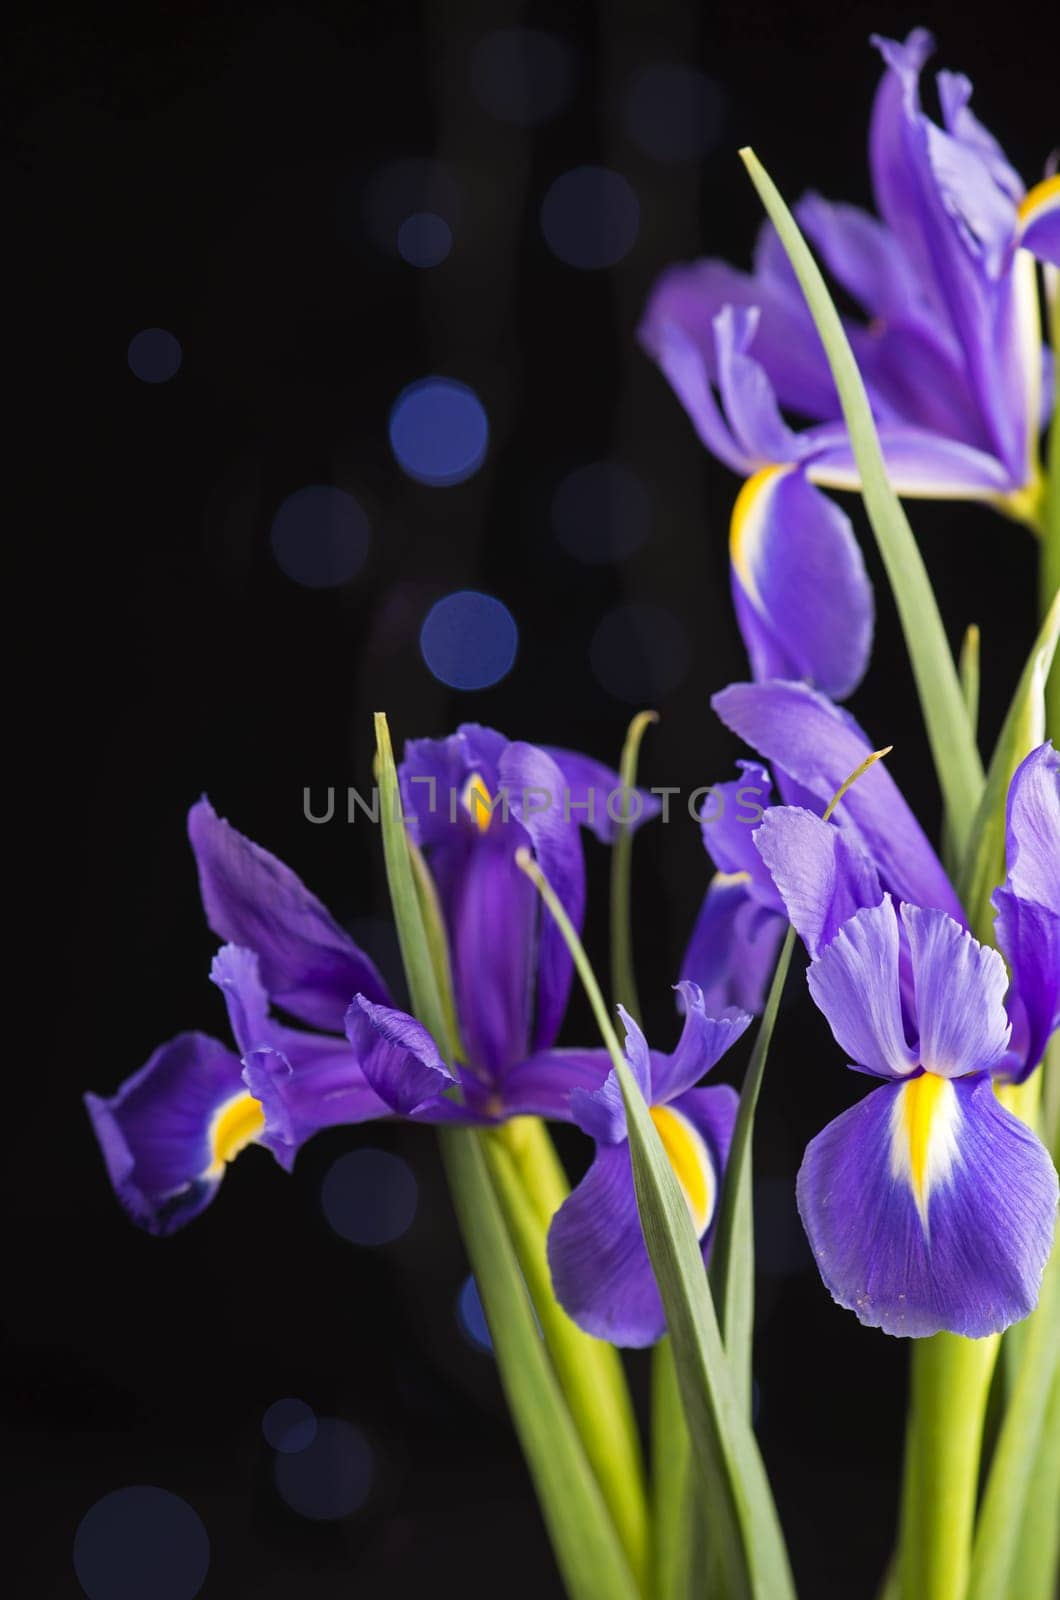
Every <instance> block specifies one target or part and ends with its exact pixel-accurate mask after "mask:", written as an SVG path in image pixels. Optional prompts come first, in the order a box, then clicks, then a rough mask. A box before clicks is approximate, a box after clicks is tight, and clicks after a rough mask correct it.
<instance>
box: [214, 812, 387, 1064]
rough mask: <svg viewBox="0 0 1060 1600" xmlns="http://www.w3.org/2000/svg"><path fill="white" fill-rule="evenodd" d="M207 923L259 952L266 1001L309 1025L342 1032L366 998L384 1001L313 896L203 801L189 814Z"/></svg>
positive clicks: (362, 959) (382, 988)
mask: <svg viewBox="0 0 1060 1600" xmlns="http://www.w3.org/2000/svg"><path fill="white" fill-rule="evenodd" d="M188 836H189V838H190V840H191V846H192V850H193V851H194V853H195V860H196V863H197V865H198V869H199V886H200V889H201V892H202V903H203V909H204V910H205V912H206V920H207V922H208V923H209V924H210V927H211V928H212V929H213V931H214V933H216V934H217V935H218V937H219V938H221V939H224V940H227V941H229V942H231V943H233V944H237V945H243V946H245V947H246V948H247V949H250V950H254V951H256V952H257V955H258V958H259V960H260V962H261V974H262V979H263V982H264V984H265V988H266V989H267V991H268V993H269V995H270V997H271V999H272V1000H273V1001H274V1002H275V1003H276V1004H277V1005H280V1006H283V1008H284V1009H285V1010H286V1011H289V1012H291V1013H292V1015H294V1016H296V1017H299V1018H300V1019H301V1020H302V1021H303V1022H308V1023H310V1024H311V1025H312V1026H314V1027H318V1028H326V1029H329V1030H331V1031H332V1032H334V1033H341V1032H342V1022H343V1017H344V1016H345V1013H346V1007H347V1006H348V1005H349V1003H350V1001H351V1000H352V998H353V996H354V995H355V994H357V993H359V992H360V993H364V994H366V995H368V996H369V997H370V998H371V999H373V1000H376V1001H378V1002H380V1003H385V1002H386V1000H387V999H388V995H387V990H386V985H385V984H384V982H383V980H382V978H381V977H380V975H379V973H378V972H377V971H376V968H375V966H374V965H373V963H372V962H371V961H370V960H369V958H368V956H366V955H365V953H364V951H363V950H360V949H359V948H358V947H357V945H356V944H355V943H354V942H353V940H352V939H351V938H350V936H349V934H347V933H346V932H345V931H344V930H343V929H342V928H340V926H339V924H338V923H337V922H336V921H335V919H334V917H333V916H332V915H331V913H330V912H329V911H328V910H327V909H326V908H325V907H324V906H323V905H321V903H320V901H319V900H318V899H317V898H316V896H315V895H313V894H310V892H309V890H308V889H307V888H306V887H305V885H304V884H303V883H302V882H301V880H300V879H299V878H297V877H296V876H295V874H294V873H293V872H292V871H291V869H290V867H287V866H285V865H284V864H283V862H282V861H278V860H277V859H276V857H275V856H272V855H270V854H269V852H268V851H267V850H263V849H262V848H261V846H260V845H257V844H254V843H252V842H251V840H250V839H247V838H245V837H244V836H243V834H241V833H238V832H237V831H236V829H235V828H233V827H232V826H231V824H230V823H228V822H226V821H224V820H223V818H221V817H219V816H218V815H217V813H216V812H215V811H214V809H213V807H212V806H211V805H210V802H209V801H208V800H207V799H205V798H203V799H202V800H200V801H198V802H197V803H196V804H195V805H194V806H192V808H191V811H190V812H189V814H188Z"/></svg>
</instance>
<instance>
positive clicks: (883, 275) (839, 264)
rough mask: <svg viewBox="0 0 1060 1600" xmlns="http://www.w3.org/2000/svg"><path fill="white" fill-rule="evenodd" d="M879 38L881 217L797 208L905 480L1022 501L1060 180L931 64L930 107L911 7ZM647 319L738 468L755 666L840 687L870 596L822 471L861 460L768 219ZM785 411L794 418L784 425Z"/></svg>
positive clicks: (678, 275) (686, 401) (928, 491)
mask: <svg viewBox="0 0 1060 1600" xmlns="http://www.w3.org/2000/svg"><path fill="white" fill-rule="evenodd" d="M875 43H876V45H877V48H878V49H879V51H880V53H881V55H882V56H883V60H884V63H885V69H886V70H885V72H884V76H883V80H882V82H881V84H880V88H879V91H878V93H877V96H876V103H875V106H874V108H873V113H872V121H871V129H870V137H869V164H870V168H871V173H872V182H873V189H874V192H875V198H876V204H877V209H878V211H879V217H878V218H876V217H873V216H870V215H868V214H867V213H865V212H862V211H860V210H858V209H857V208H856V207H853V206H847V205H838V204H832V203H830V202H828V201H825V200H823V199H821V198H820V196H817V195H808V196H806V197H805V198H804V199H803V200H802V201H801V203H800V204H799V205H798V206H797V207H796V211H797V214H798V217H799V221H800V223H801V225H802V227H803V228H804V230H805V231H806V233H807V234H808V235H809V237H810V238H811V240H812V241H813V242H814V244H815V245H816V246H817V248H818V250H819V251H820V253H821V255H822V256H823V258H824V261H825V263H826V265H827V267H828V268H829V269H830V270H831V272H832V273H833V275H834V276H835V278H836V279H837V280H838V282H839V283H840V284H841V285H842V286H843V288H844V289H845V290H846V291H847V293H848V294H849V295H850V296H851V297H852V298H853V299H854V300H855V301H856V302H857V304H858V306H859V308H860V310H861V312H862V313H863V319H862V318H847V319H846V325H847V332H848V334H849V336H850V339H851V343H852V346H853V349H854V353H855V355H856V357H857V360H858V364H859V366H860V368H861V373H862V376H863V378H864V381H865V385H866V388H867V391H868V395H869V400H870V403H871V405H872V408H873V412H874V415H875V417H876V421H877V424H878V427H879V432H880V440H881V444H882V447H883V452H884V456H885V459H886V462H887V467H888V472H889V475H890V477H891V481H892V482H893V483H894V485H895V487H896V489H897V490H898V491H899V493H901V494H906V495H925V496H930V497H932V498H940V497H941V498H968V499H979V500H985V501H989V502H991V503H993V504H995V505H997V506H998V507H1000V508H1001V509H1002V510H1004V511H1005V512H1007V513H1008V514H1009V515H1011V516H1014V517H1017V518H1021V519H1023V520H1026V521H1031V522H1033V521H1034V520H1035V517H1036V515H1037V510H1038V501H1039V496H1040V489H1041V474H1040V470H1039V466H1038V439H1039V434H1040V432H1041V429H1042V426H1043V424H1044V422H1045V421H1046V420H1047V415H1048V406H1049V391H1050V385H1049V384H1048V382H1046V378H1047V376H1048V374H1047V372H1046V362H1047V359H1048V358H1047V354H1046V352H1045V351H1044V350H1043V347H1042V340H1041V331H1040V326H1039V306H1038V297H1037V284H1036V278H1035V269H1034V256H1035V255H1037V256H1038V257H1039V258H1040V259H1041V260H1044V261H1050V262H1052V263H1053V264H1054V265H1056V264H1058V263H1060V180H1058V179H1057V178H1056V177H1051V178H1047V179H1046V180H1045V181H1044V182H1043V183H1041V184H1039V185H1038V186H1037V187H1036V188H1034V189H1032V190H1031V191H1030V192H1029V193H1025V192H1024V186H1023V183H1022V181H1021V180H1020V178H1019V177H1018V175H1017V174H1016V173H1015V172H1014V171H1013V169H1012V167H1011V166H1010V165H1009V163H1008V162H1007V160H1006V159H1005V156H1004V155H1003V153H1002V151H1001V149H1000V147H999V145H998V144H997V142H996V141H995V140H994V139H993V138H992V136H991V135H990V134H989V133H988V132H987V131H986V129H985V128H984V127H983V126H982V124H981V123H979V122H978V121H977V119H976V118H975V117H974V116H973V114H972V112H971V110H970V108H969V99H970V95H971V85H970V84H969V82H968V80H967V79H966V78H964V77H961V76H959V75H956V74H953V73H946V72H943V73H940V74H939V77H938V90H939V99H940V103H941V108H942V115H943V123H944V126H942V127H939V126H938V125H936V124H935V123H934V122H933V121H932V120H931V119H930V118H929V117H928V116H927V115H926V114H925V112H924V111H923V109H922V107H921V103H920V94H919V79H920V73H921V69H922V67H923V65H924V62H925V61H926V59H927V57H928V56H929V54H930V53H931V50H932V48H933V43H932V40H931V37H930V35H929V34H928V33H926V32H925V31H924V30H923V29H918V30H916V31H914V32H913V33H911V34H910V36H909V38H908V40H907V41H906V42H905V43H904V44H899V43H895V42H893V41H890V40H880V39H877V40H876V41H875ZM641 340H642V343H643V344H644V346H645V348H646V350H647V351H648V353H649V354H650V355H651V356H652V357H653V358H654V360H655V361H656V362H657V363H658V365H659V366H660V367H661V369H662V371H663V372H664V373H665V375H666V377H667V378H668V379H669V381H670V383H671V385H672V386H673V388H674V390H675V392H676V394H677V396H678V398H679V399H680V401H681V403H682V404H683V406H684V407H685V409H686V411H687V412H688V414H689V417H690V419H691V421H692V424H693V426H694V427H695V429H696V431H697V433H698V434H699V436H700V438H701V439H702V441H703V443H704V444H705V445H706V446H707V448H708V449H709V450H710V451H711V452H712V453H713V454H714V455H716V456H717V457H718V458H719V459H720V460H722V461H724V462H725V463H726V464H727V465H728V466H730V467H731V468H732V469H733V471H735V472H738V473H740V474H741V475H742V476H744V477H746V478H747V482H746V483H745V484H744V487H743V489H742V491H741V493H740V495H739V497H738V499H737V501H736V505H735V508H734V511H733V517H732V528H731V551H732V581H733V592H734V596H735V602H736V608H737V614H738V616H739V618H740V622H741V627H742V628H743V631H744V634H745V637H746V638H747V642H748V647H749V649H750V652H751V659H752V668H753V670H754V673H755V676H756V677H758V678H766V677H785V678H803V679H806V680H807V681H809V682H811V683H813V684H814V685H815V686H816V687H817V688H819V689H822V690H824V692H825V693H827V694H829V695H830V696H832V697H833V698H836V699H841V698H843V697H844V696H845V695H846V694H847V693H849V692H850V690H851V689H852V688H853V687H854V686H855V685H856V683H857V681H858V679H859V678H860V677H861V675H862V673H863V671H864V667H865V663H866V660H867V652H868V645H869V639H870V635H871V626H872V600H871V594H870V591H869V585H868V580H867V578H866V576H865V572H864V569H863V566H862V563H861V560H860V556H859V554H858V551H857V546H856V544H855V542H854V539H853V535H852V532H851V529H850V525H849V523H848V521H847V519H846V517H845V516H844V514H843V513H842V512H841V511H840V510H839V509H838V508H837V507H836V506H835V505H834V504H833V503H832V502H831V501H829V500H828V499H827V498H826V497H825V496H823V495H822V494H820V493H819V489H818V487H817V486H824V487H831V488H839V489H855V488H857V487H858V473H857V466H856V463H855V461H854V457H853V452H852V450H851V447H850V442H849V439H848V436H847V433H846V428H845V424H844V422H843V419H842V411H841V408H840V405H839V400H838V396H837V394H836V390H835V386H834V383H833V381H832V377H831V373H830V371H829V368H828V363H827V361H826V358H825V354H824V349H823V347H822V345H821V342H820V339H819V337H818V335H817V332H816V330H815V328H814V325H813V321H812V318H811V317H810V314H809V311H808V310H807V308H806V304H805V301H804V299H803V296H802V291H801V289H800V288H799V285H798V282H797V280H796V278H795V275H794V273H793V271H792V269H791V266H790V264H789V262H788V260H787V257H786V255H785V253H784V250H783V248H782V246H781V244H780V241H779V239H778V237H777V234H776V232H775V230H774V229H773V227H772V226H771V225H770V224H767V225H766V226H765V227H764V228H763V230H762V233H761V234H760V236H759V240H758V245H757V249H756V252H755V260H754V271H753V272H752V273H751V274H746V273H743V272H739V271H737V270H736V269H734V268H733V267H730V266H729V265H728V264H727V263H725V262H723V261H718V260H708V261H701V262H698V263H694V264H690V265H682V266H677V267H673V268H671V269H670V270H669V271H667V272H666V273H665V274H664V275H663V276H662V278H661V279H660V281H659V282H658V283H657V285H656V286H655V289H654V291H653V293H652V295H651V298H650V300H649V303H648V306H647V309H646V312H645V316H644V320H643V323H642V327H641ZM783 412H789V413H792V414H795V415H797V416H799V417H804V418H806V419H807V421H808V424H809V425H808V426H807V427H805V428H803V429H802V430H801V431H796V430H795V429H793V428H792V427H791V426H789V424H788V422H787V421H786V420H785V417H784V415H783Z"/></svg>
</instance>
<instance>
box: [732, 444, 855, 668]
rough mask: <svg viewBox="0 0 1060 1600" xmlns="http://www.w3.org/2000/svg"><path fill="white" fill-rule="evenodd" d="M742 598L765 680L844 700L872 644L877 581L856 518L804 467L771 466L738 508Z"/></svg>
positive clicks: (750, 645)
mask: <svg viewBox="0 0 1060 1600" xmlns="http://www.w3.org/2000/svg"><path fill="white" fill-rule="evenodd" d="M729 545H730V551H731V555H732V580H733V599H734V601H735V605H736V616H737V621H738V622H739V625H740V632H741V633H742V635H743V638H744V643H745V644H746V646H747V653H748V655H749V656H750V658H751V667H752V671H753V672H754V675H755V677H756V678H758V679H763V678H800V679H805V680H806V682H808V683H812V684H814V685H815V686H816V687H817V688H819V689H822V690H823V691H824V692H825V693H826V694H828V695H831V696H833V697H834V698H836V699H843V698H845V696H847V695H848V694H851V693H852V692H853V691H854V689H855V688H856V687H857V685H858V684H859V683H860V681H861V679H862V677H863V676H864V673H865V669H866V667H867V665H868V660H869V653H870V651H871V649H872V632H873V621H874V609H875V608H874V604H873V596H872V585H871V584H870V582H869V577H868V574H867V572H866V571H865V563H864V560H863V559H862V555H861V550H860V547H859V545H858V542H857V540H856V539H855V537H854V530H853V528H852V527H851V524H850V519H849V518H848V517H847V516H846V515H845V513H844V512H842V511H841V510H840V509H839V507H838V506H837V505H836V504H835V503H834V502H833V501H831V500H829V499H828V497H827V496H826V495H823V494H820V493H819V492H818V491H817V490H816V489H815V488H814V487H813V485H812V484H811V483H808V482H807V480H806V479H805V477H804V476H803V475H802V473H800V472H797V471H793V470H790V469H789V470H784V469H782V468H777V467H766V468H764V469H763V470H762V471H760V472H758V473H756V474H755V476H754V477H753V478H750V479H748V481H747V482H746V483H745V484H744V486H743V488H742V489H741V491H740V493H739V495H738V496H737V499H736V504H735V506H734V507H733V513H732V524H731V531H730V538H729Z"/></svg>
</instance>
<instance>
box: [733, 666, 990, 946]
mask: <svg viewBox="0 0 1060 1600" xmlns="http://www.w3.org/2000/svg"><path fill="white" fill-rule="evenodd" d="M711 704H712V706H713V707H714V710H715V711H716V712H717V714H718V716H719V717H720V718H721V720H722V722H724V723H725V725H726V726H727V727H729V728H731V729H732V730H733V732H734V733H736V734H738V735H739V736H740V738H741V739H744V740H746V742H747V743H748V744H749V745H750V746H751V748H752V749H754V750H757V752H758V754H759V755H761V756H764V757H765V758H766V759H767V760H769V761H772V762H773V763H774V764H775V765H776V766H778V767H782V768H783V769H784V771H785V772H786V773H787V774H788V775H789V776H790V777H792V778H794V780H795V781H796V782H797V783H798V784H800V785H802V787H803V788H804V789H805V790H807V791H808V792H809V793H810V794H812V795H814V796H815V797H816V798H817V799H818V800H820V801H823V802H824V803H825V804H827V803H828V801H829V800H831V798H832V796H833V795H834V794H835V792H836V790H837V789H838V788H839V786H840V785H841V784H842V783H843V782H845V780H846V779H847V778H848V777H849V776H850V774H851V773H852V772H853V771H854V770H855V769H856V768H857V767H859V766H860V765H861V763H862V762H863V761H865V759H866V758H867V757H868V756H869V755H870V754H871V753H872V747H871V745H870V744H869V742H868V740H867V739H866V738H865V735H864V734H863V733H862V731H861V729H860V728H859V727H858V725H857V723H856V722H855V721H854V720H853V718H852V717H849V716H848V715H847V714H846V713H845V712H843V711H842V710H840V708H839V707H838V706H834V705H833V704H832V703H831V702H830V701H829V700H827V699H825V697H824V696H823V695H821V694H818V693H817V692H816V691H815V690H813V689H810V688H808V687H806V686H805V685H802V684H797V683H780V682H773V683H763V684H750V683H737V684H732V685H730V687H729V688H728V689H724V690H722V692H721V693H720V694H716V695H715V696H714V698H713V700H712V701H711ZM836 820H837V822H838V824H839V826H840V827H842V828H845V827H851V826H852V827H853V828H855V829H856V831H857V834H858V836H859V838H860V841H861V843H862V845H863V846H864V848H865V850H866V852H867V853H868V854H869V855H870V856H871V857H872V859H873V861H874V862H875V865H876V868H877V870H878V872H879V874H880V881H881V883H882V884H883V886H884V888H886V889H889V890H890V891H891V892H892V893H893V894H895V895H896V896H897V897H898V898H899V899H901V900H910V901H912V902H913V904H914V905H921V906H936V907H938V908H939V909H940V910H942V911H947V912H949V914H950V915H951V916H952V917H955V918H957V919H958V920H963V911H962V909H961V903H960V901H959V900H958V898H957V894H956V892H955V890H954V888H953V885H952V884H951V883H950V881H949V879H948V878H947V876H946V874H945V872H944V871H943V868H942V863H941V862H940V861H939V859H938V857H937V856H936V854H935V852H934V850H933V849H932V848H931V845H930V844H929V842H928V839H927V836H926V835H925V833H924V831H923V829H922V828H921V827H920V824H919V823H918V822H917V820H916V818H915V817H914V816H913V813H912V811H911V810H910V809H909V807H908V805H907V804H906V802H905V800H904V799H903V797H902V794H901V791H900V790H899V788H898V786H897V784H896V783H895V782H894V779H893V778H892V777H891V775H890V773H889V772H888V771H887V768H886V766H885V764H884V763H883V762H882V761H877V762H876V763H875V765H874V766H872V767H870V768H869V770H868V771H867V772H865V773H864V774H863V775H862V776H861V777H860V778H859V779H858V781H857V783H855V784H854V785H853V786H852V787H851V788H850V789H849V790H848V791H847V793H846V794H845V795H844V796H843V800H842V802H841V804H840V806H839V808H838V811H837V812H836Z"/></svg>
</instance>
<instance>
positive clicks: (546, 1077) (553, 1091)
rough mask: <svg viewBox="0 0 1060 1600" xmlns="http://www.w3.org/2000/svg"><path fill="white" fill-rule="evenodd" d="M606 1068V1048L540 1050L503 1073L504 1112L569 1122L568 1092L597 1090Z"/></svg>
mask: <svg viewBox="0 0 1060 1600" xmlns="http://www.w3.org/2000/svg"><path fill="white" fill-rule="evenodd" d="M610 1071H611V1057H610V1056H609V1055H608V1053H607V1051H606V1050H541V1051H539V1052H538V1053H537V1054H535V1055H532V1056H528V1057H527V1059H526V1060H525V1061H520V1062H517V1064H516V1065H515V1066H514V1067H513V1068H512V1070H511V1071H510V1072H509V1073H507V1074H506V1076H505V1079H504V1082H503V1084H502V1085H501V1088H500V1098H501V1103H502V1105H503V1108H504V1114H505V1115H506V1116H509V1117H522V1116H532V1117H547V1118H548V1119H549V1120H550V1121H552V1122H571V1121H573V1120H574V1112H573V1109H572V1107H571V1095H572V1094H573V1093H574V1092H575V1091H577V1090H581V1091H583V1092H585V1091H589V1092H591V1091H592V1090H595V1089H601V1088H602V1087H603V1085H604V1082H605V1080H606V1079H607V1077H608V1074H609V1073H610Z"/></svg>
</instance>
